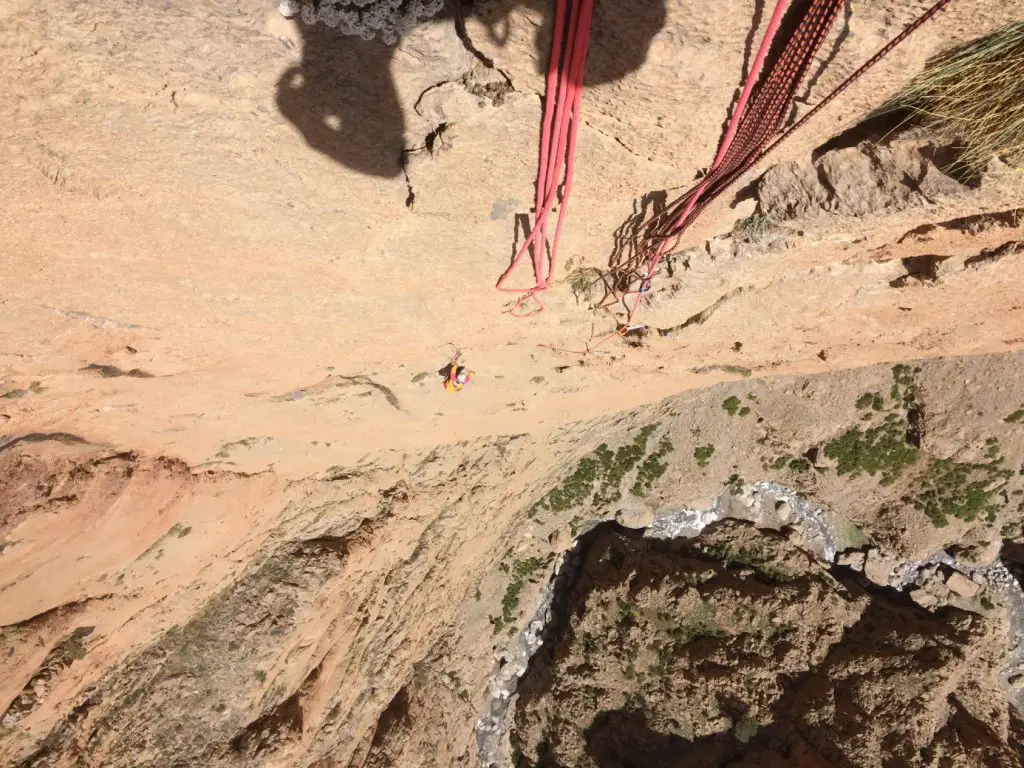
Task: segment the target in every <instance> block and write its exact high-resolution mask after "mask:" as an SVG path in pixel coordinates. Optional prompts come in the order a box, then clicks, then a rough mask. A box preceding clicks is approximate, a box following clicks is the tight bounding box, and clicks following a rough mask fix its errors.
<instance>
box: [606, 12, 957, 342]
mask: <svg viewBox="0 0 1024 768" xmlns="http://www.w3.org/2000/svg"><path fill="white" fill-rule="evenodd" d="M951 2H952V0H939V1H938V2H936V3H935V4H934V5H933V6H932V7H931V8H929V9H928V10H926V11H925V12H924V13H923V14H922V15H921V16H919V17H918V18H917V19H915V20H914V21H913V22H911V23H910V24H909V25H907V27H906V28H904V30H903V31H902V32H901V33H900V34H899V35H897V36H896V37H895V38H894V39H893V40H891V41H890V42H889V43H887V44H886V45H885V46H883V47H882V48H881V49H880V50H879V51H878V52H876V53H875V55H874V56H872V57H871V58H870V59H869V60H868V61H867V62H865V63H864V64H863V65H862V66H861V67H859V68H858V69H857V70H856V71H855V72H854V73H853V74H851V75H850V76H849V77H848V78H846V80H844V81H843V82H842V83H841V84H840V85H839V86H838V87H837V88H836V89H835V90H833V91H832V92H831V93H830V94H828V95H827V96H826V97H825V98H824V99H822V101H821V102H820V103H819V104H817V105H816V106H815V107H814V108H813V109H812V110H811V111H810V112H808V113H807V114H806V115H805V116H804V117H803V118H801V119H800V120H799V121H797V122H796V123H795V124H793V125H792V126H790V127H789V128H788V129H786V130H785V131H782V132H781V133H780V129H781V127H782V123H783V121H784V120H785V118H786V116H787V115H788V114H789V112H790V111H791V109H792V106H793V100H794V98H795V96H796V92H797V89H798V88H799V85H800V83H801V82H802V80H803V78H804V76H805V74H806V72H807V69H808V67H809V66H810V64H811V62H812V61H813V59H814V57H815V55H816V54H817V51H818V49H819V47H820V46H821V44H822V43H823V42H824V40H825V38H826V37H827V36H828V33H829V30H830V29H831V27H832V24H833V23H834V21H835V18H836V16H837V15H838V12H839V10H840V8H841V5H842V2H841V0H812V1H811V3H810V4H809V5H808V7H807V9H806V11H805V13H804V15H803V17H802V18H801V19H800V21H799V23H798V24H797V26H796V28H795V30H794V32H793V33H792V35H791V36H790V37H789V39H788V40H787V41H786V43H785V46H784V48H783V49H782V52H781V53H780V55H779V58H778V61H777V62H776V63H775V65H774V66H773V67H772V68H771V71H770V72H768V73H767V74H766V76H765V77H764V79H763V84H761V86H760V88H759V89H758V92H757V95H756V96H755V97H754V99H753V100H752V101H751V103H750V104H749V107H748V105H747V104H746V102H745V100H744V99H743V97H742V96H741V98H740V101H739V102H738V103H737V106H736V110H735V112H734V114H733V117H732V121H731V122H730V125H729V129H728V130H727V131H726V134H725V136H724V137H723V139H722V143H721V145H720V146H719V149H718V153H717V154H716V157H715V161H714V163H712V165H711V168H709V170H708V173H707V175H706V176H705V177H704V179H702V180H701V182H700V183H699V184H697V185H696V186H695V187H694V188H692V189H691V190H689V191H688V192H686V193H685V194H683V195H682V196H681V197H680V198H678V199H677V200H675V201H673V202H672V203H671V204H670V205H668V206H667V208H666V210H665V211H664V212H663V213H662V214H661V215H660V216H656V217H654V218H652V220H651V221H650V222H649V223H648V225H647V227H646V231H645V235H644V237H643V240H642V242H641V243H639V244H638V245H637V247H636V248H635V250H634V252H635V253H636V254H637V256H635V257H634V262H637V261H639V262H640V263H639V264H637V263H634V264H632V265H630V267H631V268H632V270H633V271H634V272H635V271H636V270H637V267H641V266H646V269H642V268H641V269H640V285H639V290H636V291H627V293H626V296H628V295H633V294H635V295H636V301H635V302H634V303H633V306H632V307H631V308H630V307H629V306H628V305H627V310H628V312H627V320H626V323H625V324H624V326H625V327H627V328H628V327H629V326H630V325H632V322H633V317H634V315H635V314H636V311H637V308H638V306H639V303H640V298H641V295H642V294H643V293H644V292H645V291H646V290H647V289H648V288H649V287H650V282H651V280H652V278H653V277H654V275H655V272H656V271H657V269H658V266H659V264H660V263H661V260H662V259H663V258H664V256H665V254H666V253H668V252H669V251H670V250H671V249H672V247H674V245H675V243H676V242H678V240H679V237H680V235H681V234H682V233H683V232H684V231H685V229H686V228H687V227H688V226H689V225H690V224H692V223H693V221H694V220H695V219H696V218H697V217H698V216H699V215H700V214H701V213H702V212H703V211H704V209H705V208H707V206H708V205H709V204H710V203H711V202H712V201H713V200H715V199H716V198H717V197H718V196H720V195H721V194H722V193H723V192H725V191H726V189H728V188H729V187H730V186H732V184H733V183H735V182H736V180H737V179H739V178H740V176H742V175H743V174H744V173H746V171H748V170H749V169H750V168H751V167H753V166H754V165H755V164H756V163H758V162H759V161H760V160H761V159H763V158H764V156H765V155H767V154H768V153H769V152H771V151H772V150H773V149H774V148H775V147H777V146H778V145H779V144H781V143H782V142H783V141H784V140H785V139H787V138H788V137H789V136H790V135H792V134H793V133H794V132H795V131H796V130H798V129H799V128H800V127H801V126H803V125H805V124H806V123H807V121H809V120H810V119H811V118H812V117H814V115H816V114H817V113H818V112H820V111H821V110H822V109H823V108H824V107H825V106H827V105H828V104H829V103H831V102H832V101H833V100H834V99H835V98H836V97H837V96H838V95H839V94H841V93H842V92H843V91H845V90H846V89H847V88H848V87H849V86H850V85H851V84H852V83H853V82H854V81H855V80H857V78H859V77H861V76H862V75H863V74H864V73H865V72H867V71H868V70H869V69H870V68H871V67H873V66H874V65H875V64H877V63H878V62H879V61H881V60H882V59H883V58H885V56H887V55H888V54H889V53H890V52H891V51H892V50H893V49H894V48H895V47H896V46H898V45H899V44H900V43H902V42H903V41H904V40H906V39H907V38H908V37H910V35H911V34H913V33H914V31H916V30H917V29H918V28H919V27H920V26H921V25H923V24H924V23H925V22H927V21H928V20H929V19H931V18H933V17H934V16H935V15H936V14H937V13H939V12H940V11H941V10H942V9H943V8H945V7H946V6H947V5H949V4H950V3H951ZM783 4H784V0H779V3H778V5H777V6H776V9H775V14H773V17H772V21H773V22H775V21H776V16H777V15H780V13H781V12H784V9H783V8H782V6H783ZM777 27H778V24H777V23H776V24H772V23H769V26H768V30H767V31H766V33H765V38H764V40H763V41H762V43H761V48H760V49H759V51H758V59H757V61H755V64H754V66H752V67H751V71H750V75H749V76H748V80H747V83H746V85H745V87H744V90H743V95H744V96H746V95H749V94H750V93H751V91H752V90H753V82H754V81H755V80H756V79H758V76H759V69H760V66H759V64H760V62H761V61H763V58H764V53H765V52H766V51H767V50H768V48H769V47H770V44H771V38H772V37H773V36H774V34H775V33H776V31H777ZM634 279H635V278H634ZM623 298H625V296H624V297H623Z"/></svg>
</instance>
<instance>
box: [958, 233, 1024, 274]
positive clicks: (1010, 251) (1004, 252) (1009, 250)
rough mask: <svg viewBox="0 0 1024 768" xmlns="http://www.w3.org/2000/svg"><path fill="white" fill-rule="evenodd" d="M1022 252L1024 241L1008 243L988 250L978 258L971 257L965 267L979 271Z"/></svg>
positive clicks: (966, 261)
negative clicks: (985, 266) (983, 267)
mask: <svg viewBox="0 0 1024 768" xmlns="http://www.w3.org/2000/svg"><path fill="white" fill-rule="evenodd" d="M1020 251H1024V241H1022V240H1011V241H1010V242H1008V243H1003V244H1002V245H997V246H996V247H995V248H986V249H985V250H983V251H982V252H981V253H979V254H978V255H977V256H971V257H970V258H968V259H966V260H965V261H964V267H970V268H971V269H977V268H978V267H981V266H984V265H987V264H991V263H992V262H995V261H999V260H1000V259H1002V258H1003V257H1005V256H1013V255H1014V254H1016V253H1018V252H1020Z"/></svg>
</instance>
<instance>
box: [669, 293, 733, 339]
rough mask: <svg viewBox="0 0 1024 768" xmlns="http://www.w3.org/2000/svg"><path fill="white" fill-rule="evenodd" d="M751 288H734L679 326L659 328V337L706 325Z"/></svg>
mask: <svg viewBox="0 0 1024 768" xmlns="http://www.w3.org/2000/svg"><path fill="white" fill-rule="evenodd" d="M749 288H750V286H742V285H741V286H740V287H739V288H734V289H733V290H731V291H729V292H728V293H726V294H724V295H722V296H720V297H719V298H718V299H717V300H716V301H715V303H714V304H712V305H711V306H709V307H705V308H704V309H702V310H701V311H700V312H698V313H697V314H695V315H691V316H690V317H688V318H686V320H684V321H683V322H682V323H680V324H679V325H673V326H671V327H670V328H659V329H658V335H659V336H674V335H675V334H677V333H679V332H680V331H682V330H685V329H686V328H689V327H690V326H692V325H703V324H704V323H706V322H707V321H708V319H710V317H711V316H712V315H713V314H715V312H717V311H718V310H719V309H721V308H722V305H723V304H725V303H726V302H727V301H729V300H730V299H734V298H736V297H737V296H739V295H740V294H741V293H743V292H744V291H745V290H748V289H749Z"/></svg>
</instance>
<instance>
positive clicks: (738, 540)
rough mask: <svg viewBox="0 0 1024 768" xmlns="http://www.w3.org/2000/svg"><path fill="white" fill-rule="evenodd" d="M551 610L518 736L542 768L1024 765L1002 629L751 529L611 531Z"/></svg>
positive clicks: (1023, 725)
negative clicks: (844, 574)
mask: <svg viewBox="0 0 1024 768" xmlns="http://www.w3.org/2000/svg"><path fill="white" fill-rule="evenodd" d="M723 556H724V557H725V558H726V560H727V562H728V563H729V564H728V565H724V564H723V562H722V558H723ZM555 606H556V612H557V613H556V617H557V618H556V624H555V626H554V627H553V628H552V636H551V637H550V642H549V644H548V645H547V646H545V647H544V648H543V649H542V650H541V651H540V652H539V653H538V655H537V656H536V657H535V658H534V661H533V663H532V665H531V667H530V670H529V671H528V673H527V675H526V676H525V678H524V679H523V681H522V685H521V687H520V700H519V708H518V712H517V717H516V728H515V731H514V733H513V735H512V741H513V745H514V746H515V747H516V748H517V749H519V750H520V751H521V753H522V754H523V756H524V758H525V759H526V761H527V764H529V765H538V766H540V765H543V766H551V768H556V767H557V766H628V765H644V766H651V767H652V768H654V767H657V766H665V767H666V768H667V767H668V766H696V765H701V766H725V765H735V764H737V762H742V763H743V764H750V765H766V766H768V765H770V766H775V765H778V766H782V765H790V766H822V765H837V764H844V765H852V766H864V768H868V767H869V766H871V767H874V766H879V765H886V764H915V763H916V761H918V760H921V759H922V758H923V760H924V762H923V763H922V764H925V765H961V764H962V765H969V764H974V763H973V762H971V761H973V760H975V759H977V757H978V756H979V755H985V764H987V765H993V766H996V765H998V766H1006V767H1007V768H1009V767H1010V766H1019V765H1021V755H1022V754H1024V752H1022V750H1024V740H1022V739H1024V721H1022V720H1021V718H1020V716H1019V714H1017V713H1016V712H1014V711H1013V710H1010V709H1008V707H1007V705H1006V704H1005V702H1004V701H1003V700H1002V697H1001V694H1000V692H999V689H998V684H997V682H996V679H995V672H996V670H995V668H994V666H993V663H992V657H991V656H990V655H989V653H988V652H987V650H986V646H987V643H988V638H991V637H992V636H994V635H998V634H999V633H1000V632H1001V631H1004V630H1003V628H1002V627H1001V626H1000V625H999V623H998V622H995V623H989V622H987V621H985V620H982V619H981V618H979V617H977V616H972V615H970V614H967V613H964V612H961V611H957V610H954V609H949V610H946V611H945V612H943V613H942V614H941V615H935V616H930V615H928V614H927V613H925V612H923V611H921V610H920V609H918V608H914V607H910V606H907V605H906V604H905V603H902V602H899V601H894V600H892V599H891V598H890V597H888V596H886V594H884V593H879V592H866V591H864V590H863V589H862V588H861V587H860V586H858V585H857V584H856V583H853V582H851V581H847V580H840V581H838V582H829V581H825V580H822V579H821V578H820V577H819V575H818V573H817V572H816V569H815V568H814V567H813V566H812V565H811V564H810V562H809V561H808V558H807V557H806V555H804V554H803V553H802V552H801V551H799V550H796V549H795V548H794V547H793V546H792V545H791V544H789V542H788V541H787V540H786V539H785V538H783V537H780V536H777V535H774V534H772V533H770V532H758V531H756V530H754V529H752V528H751V527H749V526H748V525H747V524H742V523H728V522H727V523H721V524H715V525H714V526H712V528H709V529H707V530H706V531H705V532H704V533H703V534H702V535H701V536H700V537H699V538H698V539H697V540H694V541H690V542H673V543H665V542H660V541H652V540H649V539H647V540H645V539H642V538H640V537H639V536H637V535H636V534H633V533H631V532H628V531H624V530H617V529H614V528H608V529H606V530H605V531H603V532H602V534H601V535H600V536H599V537H597V539H596V540H595V541H593V543H592V544H591V545H590V548H589V551H588V553H587V556H586V561H585V563H584V565H583V573H582V575H581V577H580V579H579V581H578V583H577V586H576V587H575V588H574V589H573V591H572V593H571V594H567V595H564V596H563V598H562V600H561V602H559V601H557V600H556V604H555ZM1007 723H1008V733H1009V740H1008V741H1006V740H1004V739H1003V738H1002V737H1000V736H999V735H997V734H999V733H1003V732H1006V731H1004V729H1006V728H1007ZM968 731H969V732H970V733H971V734H972V736H971V737H970V739H969V740H968V738H967V737H966V734H967V733H968Z"/></svg>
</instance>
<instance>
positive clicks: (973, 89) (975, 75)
mask: <svg viewBox="0 0 1024 768" xmlns="http://www.w3.org/2000/svg"><path fill="white" fill-rule="evenodd" d="M892 106H893V107H896V108H903V109H909V110H910V111H911V112H912V113H913V114H915V115H916V116H918V117H920V118H922V119H923V122H924V123H925V124H927V125H930V126H931V127H933V128H935V129H937V130H938V131H940V132H941V133H942V134H944V135H946V136H949V137H950V138H951V139H953V140H955V141H956V142H957V144H958V146H959V148H960V149H961V150H962V154H961V156H960V158H959V161H958V163H959V164H960V165H961V166H962V167H963V168H964V170H967V171H970V172H973V173H981V172H983V171H984V170H985V168H986V167H987V166H988V164H989V162H990V161H991V160H992V158H994V157H1003V158H1004V159H1006V160H1008V161H1010V162H1013V163H1019V162H1021V161H1022V160H1024V22H1015V23H1013V24H1008V25H1007V26H1005V27H1002V28H1001V29H999V30H997V31H996V32H993V33H992V34H990V35H987V36H986V37H982V38H979V39H978V40H975V41H974V42H971V43H968V44H967V45H964V46H961V47H960V48H956V49H954V50H952V51H949V52H947V53H945V54H942V55H941V56H939V57H937V58H936V59H934V60H932V61H931V62H929V63H928V65H927V66H926V67H925V69H924V71H923V72H922V73H921V74H920V75H919V76H918V77H916V78H915V79H914V80H913V81H912V82H911V83H910V84H909V85H908V86H907V87H906V88H904V89H903V91H901V92H900V93H899V94H898V95H897V97H896V99H895V100H894V103H893V104H892Z"/></svg>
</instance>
